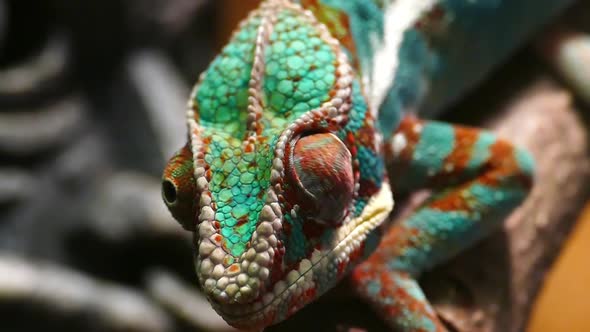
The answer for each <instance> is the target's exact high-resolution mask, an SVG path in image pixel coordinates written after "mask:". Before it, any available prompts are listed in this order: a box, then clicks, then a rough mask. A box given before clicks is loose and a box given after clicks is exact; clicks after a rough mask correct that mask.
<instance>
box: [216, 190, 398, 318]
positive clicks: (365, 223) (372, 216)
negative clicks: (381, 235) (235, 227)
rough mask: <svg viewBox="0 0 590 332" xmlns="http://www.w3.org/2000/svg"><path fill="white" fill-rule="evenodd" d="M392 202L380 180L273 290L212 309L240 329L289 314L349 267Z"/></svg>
mask: <svg viewBox="0 0 590 332" xmlns="http://www.w3.org/2000/svg"><path fill="white" fill-rule="evenodd" d="M393 205H394V201H393V196H392V193H391V189H390V187H389V184H387V183H383V185H382V187H381V189H380V191H379V192H378V193H377V194H376V195H375V196H373V197H372V198H371V199H370V201H369V202H368V203H367V206H366V207H365V208H364V209H363V212H362V213H361V215H360V216H358V217H356V218H353V219H351V220H349V221H348V222H347V223H345V224H344V225H343V226H341V227H340V228H339V229H338V230H337V231H336V233H335V235H334V238H333V240H332V245H331V246H330V248H329V249H327V250H323V251H320V250H317V249H316V250H315V251H314V252H313V253H312V254H311V255H310V257H309V258H308V259H303V260H302V261H301V262H300V263H299V267H298V269H294V270H292V271H290V272H289V273H287V275H286V277H285V278H284V279H283V280H281V281H278V282H277V283H275V284H274V286H273V289H272V291H269V292H267V293H266V294H264V295H262V296H261V298H259V299H258V300H256V301H254V302H251V303H245V304H221V303H217V302H214V301H213V302H212V304H213V307H214V308H215V310H216V311H217V312H218V313H219V314H220V315H221V316H222V317H223V318H224V319H225V320H226V321H227V322H228V323H229V324H231V325H233V326H235V327H239V328H252V327H258V326H266V325H270V324H272V323H275V322H278V321H281V320H283V319H285V318H286V317H288V316H290V315H292V314H293V313H295V312H296V311H298V310H299V309H300V308H302V307H303V306H304V305H306V304H308V303H309V302H311V301H313V300H314V299H316V298H317V297H318V296H319V295H321V294H322V293H324V292H325V291H327V290H328V289H330V288H332V286H334V285H335V284H336V282H337V281H338V280H340V279H341V278H342V277H343V276H344V273H340V272H342V271H347V270H348V268H349V267H351V263H356V262H355V261H351V256H355V255H351V254H353V253H354V252H355V251H357V250H359V249H360V248H361V244H362V243H364V241H365V240H366V239H367V236H368V235H369V233H371V231H373V230H374V229H376V228H377V227H379V225H381V224H382V223H383V221H385V220H386V219H387V217H388V215H389V213H390V212H391V210H392V209H393Z"/></svg>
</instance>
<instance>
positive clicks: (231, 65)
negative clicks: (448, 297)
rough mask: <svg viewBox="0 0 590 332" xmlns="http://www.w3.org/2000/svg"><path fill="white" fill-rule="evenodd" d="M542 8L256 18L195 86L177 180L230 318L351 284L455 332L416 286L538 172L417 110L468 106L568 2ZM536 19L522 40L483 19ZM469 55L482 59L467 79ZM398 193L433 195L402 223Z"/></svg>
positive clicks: (293, 11) (391, 7)
mask: <svg viewBox="0 0 590 332" xmlns="http://www.w3.org/2000/svg"><path fill="white" fill-rule="evenodd" d="M542 2H543V3H546V6H545V8H544V9H543V8H542V7H539V6H538V5H535V6H531V5H530V3H531V1H529V0H518V1H516V0H512V1H495V2H493V4H492V3H490V2H489V1H467V0H465V1H462V0H456V1H452V0H446V1H435V0H428V1H422V2H416V1H412V0H398V1H396V2H393V3H391V4H390V3H389V2H388V1H377V0H374V1H370V0H364V1H363V0H351V1H345V2H339V1H333V0H323V1H320V0H301V1H300V3H293V2H289V1H282V0H269V1H265V2H264V3H263V4H262V5H261V7H260V8H259V9H258V10H256V11H254V12H253V13H251V14H250V16H249V17H248V18H247V19H246V20H244V21H243V22H242V24H241V25H240V27H238V29H237V30H236V32H235V34H234V35H233V37H232V38H231V40H230V42H229V43H228V45H227V46H226V47H225V48H224V49H223V51H222V52H221V54H220V55H219V56H218V57H217V58H216V59H215V60H214V61H213V63H212V64H211V65H210V67H209V68H208V69H207V70H206V71H205V72H204V73H203V74H202V76H201V78H200V80H199V82H198V83H197V85H196V86H195V89H194V91H193V94H192V96H191V99H190V102H189V111H188V128H189V143H188V144H187V145H186V146H185V147H184V148H183V149H182V150H181V151H180V152H179V153H178V154H177V155H176V156H175V157H173V158H172V159H171V161H170V163H169V165H168V167H167V168H166V170H165V172H164V177H163V197H164V201H165V203H166V204H167V206H168V208H169V209H170V210H171V212H172V214H173V215H174V216H175V218H177V219H178V221H179V222H180V223H181V224H182V225H183V226H184V227H185V228H186V229H188V230H191V231H193V232H194V234H195V246H196V253H195V260H196V270H197V275H198V278H199V281H200V283H201V285H202V287H203V290H204V291H205V293H206V294H207V296H208V298H209V300H210V302H211V303H212V305H213V307H214V308H215V309H216V310H217V312H219V314H221V316H223V317H224V319H226V320H227V321H228V322H229V323H230V324H232V325H234V326H236V327H239V328H248V329H256V328H263V327H265V326H268V325H270V324H273V323H277V322H280V321H282V320H284V319H286V318H287V317H288V316H290V315H292V314H293V313H295V312H296V311H297V310H299V309H300V308H301V307H303V306H304V305H306V304H308V303H309V302H311V301H313V300H314V299H316V298H317V297H318V296H320V295H321V294H322V293H324V292H325V291H327V290H328V289H330V288H331V287H332V286H334V285H335V284H336V283H337V282H338V281H339V280H340V279H341V278H343V277H344V276H345V275H348V274H350V275H351V276H352V281H353V284H354V285H355V286H356V289H357V291H358V293H359V294H360V295H361V296H362V297H363V298H364V299H365V300H367V301H368V302H369V303H371V304H372V305H373V306H374V307H375V308H376V310H377V311H379V312H380V313H381V314H382V316H383V317H384V319H385V320H387V322H388V323H389V324H390V325H391V326H392V328H395V329H398V330H400V329H401V330H403V331H443V330H444V327H443V325H442V324H441V323H440V321H439V320H438V318H437V317H436V315H435V313H434V312H433V310H432V308H431V307H430V305H429V304H428V301H427V300H426V299H425V297H424V295H423V294H422V291H421V290H420V287H419V286H418V284H417V283H416V281H415V278H416V277H417V276H418V275H419V274H420V273H421V272H422V271H424V270H425V269H428V268H430V267H432V266H434V265H436V264H438V263H440V262H442V261H444V260H446V259H448V258H449V257H451V256H453V255H455V254H456V253H457V252H459V251H460V250H464V249H466V248H468V247H469V246H470V245H471V244H473V243H474V242H475V241H477V240H478V239H480V238H481V237H483V236H485V235H486V234H488V233H489V232H490V231H492V230H493V229H494V228H496V227H497V226H498V225H499V224H500V223H501V221H502V220H503V218H504V217H505V216H506V215H507V214H508V213H509V212H510V211H511V210H512V209H513V208H514V207H516V206H517V205H518V204H519V203H520V202H521V201H522V200H523V199H524V197H525V196H526V194H527V192H528V190H529V188H530V186H531V183H532V173H533V161H532V159H531V157H530V156H529V155H528V154H527V153H526V152H525V151H522V150H520V149H518V148H516V147H514V146H512V145H511V144H510V143H509V142H507V141H504V140H502V139H498V138H496V137H495V136H494V135H492V134H490V133H487V132H484V131H481V130H478V129H473V128H465V127H460V126H452V125H448V124H443V123H437V122H430V121H423V120H419V119H417V118H415V117H413V116H411V115H409V114H410V113H409V111H411V110H412V109H413V108H415V107H417V105H418V104H419V103H424V104H426V105H428V104H429V103H435V104H438V105H439V106H440V105H442V104H444V103H446V102H448V101H449V100H451V99H453V98H454V97H455V95H457V94H458V91H460V90H464V89H465V87H467V86H468V85H469V84H470V83H472V82H474V81H476V80H477V79H479V77H481V76H482V75H483V74H484V73H485V72H486V71H487V70H488V69H489V68H490V67H491V66H492V65H493V64H494V63H496V62H497V61H499V60H501V58H502V57H505V56H506V54H507V53H508V52H509V51H510V50H511V49H513V48H514V47H516V46H517V42H518V41H520V40H522V39H523V38H524V36H525V35H526V34H527V33H528V32H530V31H533V30H534V29H535V28H536V27H537V26H538V25H539V24H540V23H541V22H544V21H545V20H546V19H547V18H549V17H550V16H551V15H552V14H554V13H556V12H557V11H558V9H560V8H561V7H563V6H564V5H565V3H567V1H563V2H560V5H557V4H555V3H556V2H554V1H549V0H543V1H542ZM530 8H536V9H535V10H537V12H536V13H535V14H534V15H529V17H527V19H526V20H525V21H526V22H525V23H526V24H521V25H519V26H518V27H505V26H498V25H495V27H494V28H493V29H492V28H491V27H483V28H480V27H479V26H477V28H474V25H473V23H472V21H474V20H477V19H478V18H477V17H474V16H473V15H475V16H477V15H480V16H481V17H479V19H480V20H483V21H485V20H490V17H492V18H493V19H494V20H502V19H507V20H509V19H514V17H513V15H514V12H517V13H518V12H519V11H520V12H522V10H523V9H530ZM305 9H309V10H305ZM466 13H471V14H466ZM476 14H477V15H476ZM465 15H467V16H465ZM469 15H472V16H469ZM318 19H319V20H321V22H323V23H324V24H325V25H324V24H322V23H320V21H319V20H318ZM511 22H512V21H511ZM521 23H522V22H521ZM507 29H514V30H507ZM506 31H508V32H510V34H508V38H503V39H500V38H499V36H503V35H502V34H505V33H506ZM450 32H453V33H457V35H456V36H451V35H449V33H450ZM503 37H504V36H503ZM486 43H491V44H492V45H493V44H494V43H497V44H496V45H495V46H488V45H487V44H486ZM461 45H471V46H473V47H474V48H473V52H471V50H470V54H473V57H474V58H473V63H468V64H466V65H464V67H466V68H467V69H468V71H466V72H461V73H460V74H459V73H456V72H455V71H456V70H458V66H459V62H460V61H459V60H458V59H460V58H464V56H463V57H462V56H460V54H459V53H457V51H456V50H455V49H456V47H459V46H461ZM478 45H479V46H478ZM482 45H486V46H485V47H483V46H482ZM490 50H492V51H494V52H495V54H494V55H493V56H492V55H490V54H487V53H486V52H489V51H490ZM388 52H389V53H388ZM393 55H397V56H393ZM450 73H452V74H453V75H451V74H450ZM451 76H452V77H451ZM384 80H386V81H384ZM445 81H446V82H447V84H446V85H445V84H442V83H441V82H445ZM428 85H430V86H432V87H435V88H436V89H443V90H442V91H439V90H436V91H434V92H432V91H431V90H427V89H426V87H427V86H428ZM428 94H430V95H431V97H428ZM403 114H406V115H405V116H403ZM392 187H393V188H395V191H396V192H397V191H402V190H403V191H409V190H415V189H417V188H430V189H432V192H433V194H432V195H431V197H430V199H429V200H428V201H427V202H425V203H424V205H423V206H421V207H420V208H419V209H417V210H416V211H415V212H414V213H412V214H411V215H410V216H409V217H408V218H407V219H405V220H403V221H402V222H401V223H399V224H394V225H387V223H386V220H387V217H388V215H389V213H390V212H391V210H392V208H393V196H392V193H391V188H392ZM380 226H383V227H380ZM383 233H384V234H383ZM381 237H383V238H382V239H381V241H380V238H381Z"/></svg>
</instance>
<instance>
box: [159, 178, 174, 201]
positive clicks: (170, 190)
mask: <svg viewBox="0 0 590 332" xmlns="http://www.w3.org/2000/svg"><path fill="white" fill-rule="evenodd" d="M162 194H163V196H164V200H166V203H168V204H170V205H171V204H174V203H176V188H175V187H174V184H172V183H171V182H170V181H168V180H166V181H164V182H162Z"/></svg>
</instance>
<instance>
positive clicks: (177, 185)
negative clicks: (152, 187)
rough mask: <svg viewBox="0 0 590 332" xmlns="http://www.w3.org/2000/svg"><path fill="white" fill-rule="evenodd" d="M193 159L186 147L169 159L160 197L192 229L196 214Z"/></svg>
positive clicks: (185, 225)
mask: <svg viewBox="0 0 590 332" xmlns="http://www.w3.org/2000/svg"><path fill="white" fill-rule="evenodd" d="M195 195H196V194H195V180H194V177H193V160H192V155H191V153H190V150H189V149H188V147H186V146H185V147H184V148H182V149H181V150H180V151H178V153H177V154H176V155H174V157H172V158H171V159H170V161H169V162H168V165H167V166H166V169H165V170H164V174H163V175H162V199H163V200H164V203H165V204H166V206H167V207H168V210H170V213H172V216H173V217H174V218H175V219H176V220H177V221H178V222H179V223H180V224H181V225H182V227H184V228H185V229H187V230H194V229H195V226H194V221H195V216H196V204H194V202H195V198H196V196H195Z"/></svg>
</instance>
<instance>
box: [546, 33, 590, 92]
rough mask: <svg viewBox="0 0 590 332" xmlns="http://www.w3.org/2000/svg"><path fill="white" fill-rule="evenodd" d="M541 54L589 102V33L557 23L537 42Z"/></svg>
mask: <svg viewBox="0 0 590 332" xmlns="http://www.w3.org/2000/svg"><path fill="white" fill-rule="evenodd" d="M538 46H539V47H538V49H539V51H540V53H541V55H542V56H543V57H544V58H545V59H546V60H548V61H549V62H550V63H551V64H552V65H553V67H554V68H555V69H556V70H557V71H558V72H559V74H560V75H561V76H562V77H563V78H564V79H565V80H566V81H567V83H568V84H569V85H570V86H571V87H572V88H573V89H574V91H575V92H576V94H577V95H578V96H579V97H580V98H582V99H583V100H584V101H585V102H586V103H590V35H589V34H587V33H583V32H579V31H575V30H572V29H568V28H567V27H564V26H562V25H557V26H555V27H553V28H552V29H550V30H549V31H548V32H547V33H546V34H544V35H543V36H542V37H541V38H540V40H539V42H538Z"/></svg>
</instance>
